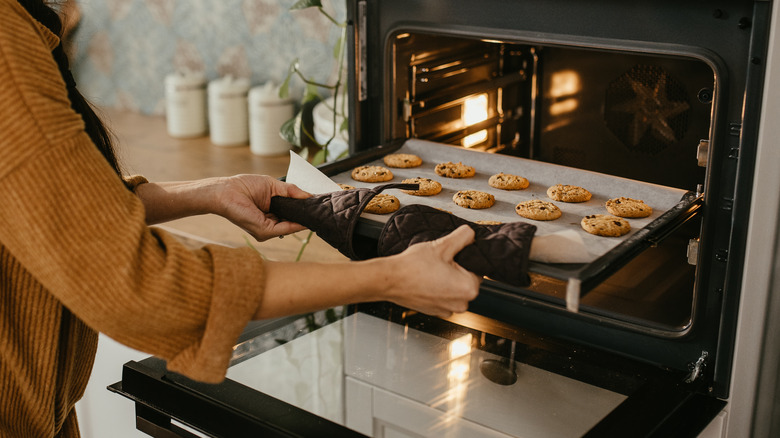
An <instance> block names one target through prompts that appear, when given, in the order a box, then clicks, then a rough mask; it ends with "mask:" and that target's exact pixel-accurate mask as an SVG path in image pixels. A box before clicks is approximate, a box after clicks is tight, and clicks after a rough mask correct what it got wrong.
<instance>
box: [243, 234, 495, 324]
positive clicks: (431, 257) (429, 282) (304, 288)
mask: <svg viewBox="0 0 780 438" xmlns="http://www.w3.org/2000/svg"><path fill="white" fill-rule="evenodd" d="M473 240H474V231H473V230H472V229H471V228H469V227H468V226H465V225H464V226H462V227H460V228H458V229H456V230H455V231H453V232H452V233H450V234H449V235H447V236H444V237H442V238H441V239H438V240H435V241H433V242H424V243H419V244H416V245H412V246H411V247H409V248H408V249H407V250H406V251H404V252H402V253H401V254H398V255H394V256H390V257H382V258H376V259H371V260H367V261H361V262H349V263H340V264H316V263H277V262H270V261H266V262H265V292H264V294H263V298H262V300H261V302H260V305H259V307H258V310H257V312H256V313H255V318H256V319H264V318H272V317H277V316H282V315H290V314H297V313H305V312H311V311H315V310H320V309H325V308H328V307H333V306H337V305H341V304H350V303H357V302H371V301H391V302H394V303H396V304H399V305H401V306H404V307H408V308H411V309H414V310H417V311H420V312H423V313H426V314H429V315H434V316H439V317H448V316H450V315H452V314H453V313H457V312H465V311H466V310H467V308H468V303H469V301H471V300H473V299H474V298H476V296H477V293H478V290H479V283H480V281H481V279H480V278H479V277H477V276H476V275H474V274H472V273H471V272H469V271H467V270H465V269H464V268H463V267H461V266H460V265H458V264H457V263H455V262H454V261H453V257H454V256H455V254H457V253H458V252H459V251H460V250H461V249H463V247H465V246H466V245H468V244H470V243H471V242H473Z"/></svg>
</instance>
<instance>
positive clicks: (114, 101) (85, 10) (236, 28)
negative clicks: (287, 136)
mask: <svg viewBox="0 0 780 438" xmlns="http://www.w3.org/2000/svg"><path fill="white" fill-rule="evenodd" d="M294 3H295V0H76V4H77V5H78V9H79V10H80V21H79V23H78V27H77V28H76V30H75V31H74V33H73V41H72V44H73V47H72V49H71V52H72V62H71V64H72V70H73V73H74V76H75V78H76V81H77V82H78V84H79V89H80V90H81V92H82V93H83V94H84V95H85V96H87V98H89V99H90V100H91V101H92V102H94V103H96V104H98V105H101V106H105V107H113V108H119V109H126V110H131V111H135V112H140V113H144V114H163V113H164V109H165V105H164V78H165V76H166V75H168V74H170V73H173V72H175V71H179V70H181V69H189V70H191V71H196V72H202V73H204V74H205V76H206V78H207V79H209V80H211V79H215V78H218V77H220V76H223V75H227V74H232V75H233V76H236V77H246V78H250V80H251V82H252V84H253V85H259V84H263V83H265V82H266V81H268V80H272V81H274V82H276V83H277V84H278V83H281V82H282V81H283V80H284V78H285V76H286V75H287V70H288V67H289V65H290V63H291V62H292V61H293V60H295V59H296V58H297V59H299V62H300V66H301V70H302V71H303V72H305V74H306V75H308V76H309V77H311V78H312V79H315V80H318V81H328V80H329V79H330V78H331V77H332V75H333V71H334V68H333V65H334V60H333V49H332V47H333V45H334V44H335V41H336V40H337V39H338V37H339V29H338V28H337V27H336V26H335V25H334V24H333V23H331V22H330V21H329V20H327V18H325V17H324V16H323V15H322V14H320V13H319V11H317V10H316V9H314V8H308V9H305V10H297V11H290V10H289V8H290V6H292V5H293V4H294ZM322 4H323V8H324V9H325V10H326V11H327V12H328V13H329V14H330V15H332V16H334V17H335V18H336V19H337V20H339V21H343V20H344V16H345V13H346V12H345V4H344V0H322ZM302 90H303V84H302V83H301V82H300V81H293V82H292V83H291V91H292V93H293V96H300V94H301V93H302Z"/></svg>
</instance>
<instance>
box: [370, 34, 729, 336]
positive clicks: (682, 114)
mask: <svg viewBox="0 0 780 438" xmlns="http://www.w3.org/2000/svg"><path fill="white" fill-rule="evenodd" d="M389 41H390V43H389V44H388V50H387V52H388V54H387V57H388V61H389V62H388V65H389V66H391V67H390V69H391V70H392V71H391V73H390V74H389V75H388V77H389V78H390V81H389V82H390V83H389V84H388V86H387V87H386V90H387V91H386V92H387V93H388V99H386V106H387V111H386V112H385V115H386V117H387V120H386V121H385V123H386V126H387V127H388V128H387V132H388V139H398V138H420V139H425V140H430V141H434V142H437V143H444V144H449V145H452V146H454V147H461V148H469V149H473V150H480V151H484V152H486V153H495V154H502V155H510V156H517V157H522V158H527V159H533V160H539V161H544V162H549V163H554V164H559V165H564V166H568V167H573V168H577V169H584V170H589V171H594V172H600V173H604V174H608V175H614V176H619V177H623V178H630V179H634V180H640V181H644V182H649V183H653V184H658V185H663V186H669V187H675V188H681V189H685V190H691V191H696V190H697V188H698V189H699V191H701V189H702V187H703V184H704V182H705V170H706V169H705V167H703V166H702V164H706V163H701V162H700V160H699V158H698V157H699V156H700V151H701V146H700V143H705V144H706V142H707V140H708V139H709V138H710V130H711V124H712V105H713V100H714V95H715V89H716V87H715V84H716V81H715V72H714V71H713V68H712V66H711V65H710V64H708V63H707V62H705V61H703V60H701V59H696V58H692V57H685V56H679V55H669V54H652V53H638V52H630V51H626V50H596V49H592V48H582V47H572V46H557V45H540V44H526V43H517V42H508V41H499V40H495V39H477V38H468V37H456V36H450V35H437V34H431V33H425V32H419V31H418V32H397V33H395V34H393V35H392V36H391V37H390V39H389ZM700 228H701V219H700V218H699V215H695V216H694V217H693V218H692V219H691V220H687V221H685V223H683V224H681V225H680V226H678V227H676V229H675V230H674V232H672V233H669V234H668V235H667V236H665V237H664V239H663V240H662V241H661V242H658V243H657V244H654V245H653V246H652V247H651V248H649V249H648V250H646V251H644V252H642V253H641V254H639V255H638V256H637V257H635V258H633V259H632V260H631V261H630V262H628V263H627V264H626V265H625V266H624V267H623V268H621V269H619V270H618V271H617V272H616V273H614V274H613V275H611V276H609V277H608V278H607V279H606V280H605V281H603V282H601V283H600V284H599V285H598V286H596V287H595V288H593V289H592V290H590V291H589V292H588V293H587V294H586V295H585V296H583V297H582V299H581V303H580V313H581V314H583V315H591V316H593V317H597V318H603V317H607V318H609V319H610V320H611V321H613V322H617V323H619V324H620V325H622V326H624V327H629V328H631V327H633V328H634V329H638V330H643V331H647V330H648V329H649V330H652V331H654V332H656V333H657V334H660V335H661V336H665V337H678V336H681V335H683V334H685V333H686V331H687V330H688V329H689V328H690V327H691V324H692V319H693V315H694V311H695V303H696V299H695V289H696V281H695V278H696V275H695V271H696V267H695V264H696V257H695V254H691V253H692V251H695V248H696V245H697V243H698V239H699V236H700ZM531 276H532V283H531V286H530V287H528V288H527V290H525V291H524V292H523V293H524V294H526V295H528V296H530V297H533V299H536V300H539V301H542V302H546V303H550V304H552V305H556V304H557V305H561V306H562V305H564V299H565V293H566V282H565V281H561V280H558V279H554V278H550V277H547V276H545V275H535V274H533V273H532V274H531Z"/></svg>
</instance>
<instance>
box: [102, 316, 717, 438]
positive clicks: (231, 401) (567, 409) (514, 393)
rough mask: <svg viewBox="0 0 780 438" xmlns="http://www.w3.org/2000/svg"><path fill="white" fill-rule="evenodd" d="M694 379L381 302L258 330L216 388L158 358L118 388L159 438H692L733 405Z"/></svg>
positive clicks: (252, 329)
mask: <svg viewBox="0 0 780 438" xmlns="http://www.w3.org/2000/svg"><path fill="white" fill-rule="evenodd" d="M685 378H686V376H685V374H682V375H681V374H679V373H678V372H675V371H670V370H668V369H661V368H659V367H653V366H650V365H647V364H645V363H641V362H637V361H634V360H630V359H626V358H624V357H620V356H616V355H613V354H611V353H609V352H606V351H603V350H596V349H593V348H589V347H586V346H582V345H576V344H572V343H569V342H566V341H562V340H559V339H554V338H551V337H548V336H539V335H536V334H534V333H531V332H528V331H526V330H523V329H520V328H517V327H515V326H512V325H508V324H505V323H502V322H499V321H496V320H492V319H490V318H486V317H484V316H480V315H477V314H473V313H464V314H459V315H456V316H454V317H453V318H451V319H450V320H449V321H445V320H441V319H438V318H432V317H428V316H426V315H423V314H419V313H416V312H413V311H409V310H406V309H403V308H400V307H397V306H394V305H390V304H385V303H377V304H370V305H366V304H361V305H357V306H348V307H340V308H335V309H330V310H328V311H323V312H317V313H314V314H308V315H303V316H300V317H291V318H284V319H280V320H275V321H270V322H258V323H253V324H252V325H250V326H249V327H248V328H247V330H245V332H244V333H243V334H242V336H241V338H240V339H239V342H238V343H237V344H236V345H235V347H234V354H233V359H232V362H231V366H230V367H229V369H228V373H227V378H226V379H225V381H224V382H223V383H221V384H218V385H209V384H203V383H199V382H194V381H192V380H189V379H187V378H184V377H182V376H180V375H178V374H175V373H171V372H169V371H167V370H166V368H165V363H164V362H163V361H161V360H159V359H157V358H154V357H152V358H148V359H145V360H143V361H140V362H129V363H127V364H125V366H124V368H123V373H122V381H121V382H118V383H116V384H114V385H112V386H111V387H109V389H110V390H112V391H114V392H117V393H120V394H122V395H124V396H126V397H128V398H130V399H131V400H133V401H134V402H135V404H136V417H137V421H136V424H137V426H138V428H139V429H140V430H142V431H144V432H146V433H148V434H150V435H152V436H159V437H171V436H184V437H192V436H193V435H192V434H190V432H188V430H190V431H196V432H198V434H201V433H202V434H205V435H206V436H230V437H240V436H252V437H254V436H280V437H289V436H340V437H350V436H370V437H377V438H379V437H388V438H389V437H396V438H397V437H414V438H419V437H524V438H533V437H544V438H548V437H581V436H586V437H587V436H591V437H599V436H632V437H643V436H681V437H686V436H691V437H694V436H698V435H699V433H701V431H702V430H703V429H704V427H706V426H707V424H708V423H709V422H710V421H711V420H712V419H713V418H714V417H715V416H716V415H717V414H718V413H719V412H720V411H721V410H722V409H723V407H724V406H725V402H723V401H720V400H718V399H716V398H714V397H711V396H709V395H706V387H704V386H703V385H702V384H701V383H702V382H701V379H699V380H698V381H696V382H694V383H685ZM179 425H181V426H184V427H185V428H186V429H182V427H180V426H179ZM659 434H660V435H659Z"/></svg>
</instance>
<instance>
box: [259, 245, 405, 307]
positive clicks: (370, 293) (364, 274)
mask: <svg viewBox="0 0 780 438" xmlns="http://www.w3.org/2000/svg"><path fill="white" fill-rule="evenodd" d="M264 265H265V290H264V292H263V299H262V301H261V303H260V306H259V308H258V311H257V312H256V314H255V319H266V318H275V317H279V316H285V315H291V314H299V313H307V312H313V311H316V310H321V309H327V308H329V307H333V306H338V305H344V304H352V303H358V302H371V301H382V300H388V299H389V297H390V294H389V293H386V292H385V291H384V289H385V288H386V286H387V284H388V279H387V277H388V275H389V272H386V270H388V269H390V266H389V265H390V264H389V263H388V262H387V261H386V260H382V259H374V260H368V261H362V262H347V263H335V264H318V263H304V262H298V263H279V262H270V261H266V262H265V264H264ZM383 285H384V287H383Z"/></svg>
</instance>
